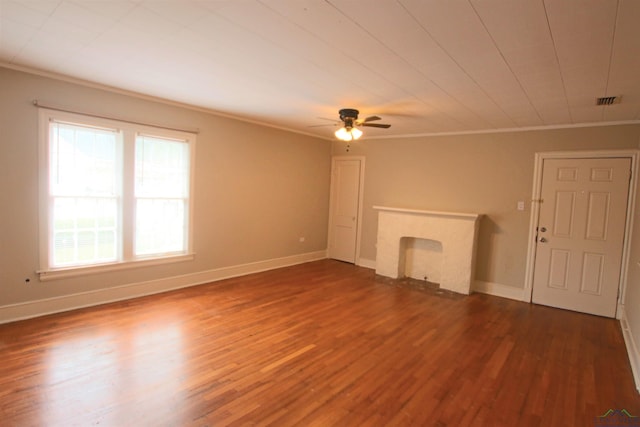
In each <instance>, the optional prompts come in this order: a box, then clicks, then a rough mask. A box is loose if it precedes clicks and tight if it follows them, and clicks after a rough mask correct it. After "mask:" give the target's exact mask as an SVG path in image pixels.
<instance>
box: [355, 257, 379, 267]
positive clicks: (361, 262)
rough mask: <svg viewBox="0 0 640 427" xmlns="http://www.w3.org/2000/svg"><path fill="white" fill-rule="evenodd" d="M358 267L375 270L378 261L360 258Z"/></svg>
mask: <svg viewBox="0 0 640 427" xmlns="http://www.w3.org/2000/svg"><path fill="white" fill-rule="evenodd" d="M357 265H359V266H360V267H364V268H371V269H373V270H375V269H376V260H374V259H367V258H358V263H357Z"/></svg>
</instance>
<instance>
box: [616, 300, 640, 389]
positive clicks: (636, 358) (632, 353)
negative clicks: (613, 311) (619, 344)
mask: <svg viewBox="0 0 640 427" xmlns="http://www.w3.org/2000/svg"><path fill="white" fill-rule="evenodd" d="M620 312H621V313H620V327H621V329H622V336H623V337H624V344H625V346H626V347H627V356H629V363H630V364H631V372H633V379H634V381H635V383H636V390H638V393H640V352H638V346H637V345H636V342H635V340H634V339H633V334H632V333H631V329H630V328H629V322H628V321H627V312H626V311H625V309H624V305H623V306H621V310H620Z"/></svg>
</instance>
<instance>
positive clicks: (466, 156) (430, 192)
mask: <svg viewBox="0 0 640 427" xmlns="http://www.w3.org/2000/svg"><path fill="white" fill-rule="evenodd" d="M392 129H393V128H392ZM392 129H391V130H392ZM639 140H640V125H626V126H607V127H591V128H575V129H559V130H546V131H529V132H518V133H495V134H481V135H466V136H442V137H416V138H402V139H400V138H397V139H373V140H366V139H363V140H361V141H359V142H356V143H352V144H351V149H350V152H349V153H345V145H344V143H341V142H337V141H336V142H334V144H333V154H334V155H346V154H349V155H362V156H365V158H366V167H365V170H366V171H365V184H364V215H363V224H362V230H363V231H362V247H361V253H360V257H361V258H365V259H369V260H375V257H376V248H375V243H376V233H377V213H376V212H375V211H374V210H373V209H372V206H373V205H383V206H392V207H402V208H414V209H425V210H441V211H453V212H475V213H480V214H483V215H484V216H483V218H482V220H481V223H480V230H479V240H478V255H477V264H476V279H477V280H481V281H484V282H490V283H497V284H500V285H507V286H512V287H516V288H523V287H524V279H525V264H526V256H527V238H528V232H529V220H530V213H531V210H530V209H531V205H530V199H531V192H532V187H533V166H534V154H535V153H536V152H543V151H568V150H597V149H616V148H636V147H637V146H638V141H639ZM519 200H522V201H525V202H526V203H525V205H526V210H525V211H518V210H516V206H517V202H518V201H519Z"/></svg>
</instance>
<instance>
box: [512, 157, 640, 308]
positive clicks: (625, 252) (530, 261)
mask: <svg viewBox="0 0 640 427" xmlns="http://www.w3.org/2000/svg"><path fill="white" fill-rule="evenodd" d="M638 153H640V151H638V150H632V149H629V150H595V151H550V152H542V153H536V154H535V161H534V172H533V190H532V196H531V202H532V203H531V217H530V219H529V240H528V249H527V262H526V267H525V283H524V294H523V301H527V302H531V298H532V294H533V273H534V268H535V257H536V242H535V236H536V224H538V220H539V217H540V205H539V203H538V200H539V199H540V194H541V191H542V166H543V163H544V160H545V159H588V158H612V157H628V158H630V159H631V181H630V183H629V197H628V200H627V219H626V224H625V239H624V244H623V249H622V267H621V269H620V270H621V271H620V281H619V289H620V292H619V296H618V306H620V305H621V304H622V302H623V301H624V296H625V294H626V289H627V272H628V268H629V265H628V264H629V262H628V261H629V255H630V253H631V230H632V229H633V209H634V206H635V200H636V191H637V189H636V181H637V179H636V177H637V176H638ZM617 316H618V317H619V316H620V314H619V313H618V314H617Z"/></svg>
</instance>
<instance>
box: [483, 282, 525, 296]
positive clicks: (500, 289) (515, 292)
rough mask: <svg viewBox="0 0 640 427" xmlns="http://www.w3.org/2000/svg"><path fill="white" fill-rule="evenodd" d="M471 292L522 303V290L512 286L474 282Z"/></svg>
mask: <svg viewBox="0 0 640 427" xmlns="http://www.w3.org/2000/svg"><path fill="white" fill-rule="evenodd" d="M471 290H472V291H473V292H480V293H481V294H488V295H493V296H496V297H502V298H509V299H513V300H516V301H524V300H525V299H524V289H522V288H515V287H513V286H507V285H501V284H500V283H492V282H483V281H481V280H475V281H474V282H473V285H472V286H471Z"/></svg>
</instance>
